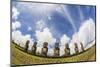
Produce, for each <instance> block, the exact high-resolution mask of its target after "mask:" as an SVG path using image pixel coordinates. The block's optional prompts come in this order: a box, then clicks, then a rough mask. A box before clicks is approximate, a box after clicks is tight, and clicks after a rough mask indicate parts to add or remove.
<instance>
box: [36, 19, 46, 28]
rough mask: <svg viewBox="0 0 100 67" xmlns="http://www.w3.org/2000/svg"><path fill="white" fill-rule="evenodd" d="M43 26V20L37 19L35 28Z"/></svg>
mask: <svg viewBox="0 0 100 67" xmlns="http://www.w3.org/2000/svg"><path fill="white" fill-rule="evenodd" d="M44 27H45V22H44V21H43V20H39V21H37V22H36V28H37V29H39V30H42V29H43V28H44Z"/></svg>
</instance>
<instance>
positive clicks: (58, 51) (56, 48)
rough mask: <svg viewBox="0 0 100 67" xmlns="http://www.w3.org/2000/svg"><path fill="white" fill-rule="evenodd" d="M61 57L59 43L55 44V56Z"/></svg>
mask: <svg viewBox="0 0 100 67" xmlns="http://www.w3.org/2000/svg"><path fill="white" fill-rule="evenodd" d="M59 55H60V48H59V43H55V48H54V56H55V57H59Z"/></svg>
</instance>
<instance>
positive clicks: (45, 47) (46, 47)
mask: <svg viewBox="0 0 100 67" xmlns="http://www.w3.org/2000/svg"><path fill="white" fill-rule="evenodd" d="M47 52H48V43H47V42H44V43H43V48H42V53H41V54H42V56H47Z"/></svg>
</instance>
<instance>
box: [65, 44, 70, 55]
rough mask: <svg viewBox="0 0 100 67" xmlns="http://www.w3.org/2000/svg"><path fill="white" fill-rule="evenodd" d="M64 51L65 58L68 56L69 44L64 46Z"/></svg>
mask: <svg viewBox="0 0 100 67" xmlns="http://www.w3.org/2000/svg"><path fill="white" fill-rule="evenodd" d="M64 51H65V56H69V55H70V48H69V44H68V43H66V44H65V49H64Z"/></svg>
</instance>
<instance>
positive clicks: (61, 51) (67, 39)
mask: <svg viewBox="0 0 100 67" xmlns="http://www.w3.org/2000/svg"><path fill="white" fill-rule="evenodd" d="M69 40H70V38H69V37H68V36H67V35H65V34H64V35H63V36H62V37H61V38H60V42H61V46H60V56H62V55H64V53H65V52H64V48H65V44H66V43H69Z"/></svg>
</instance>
